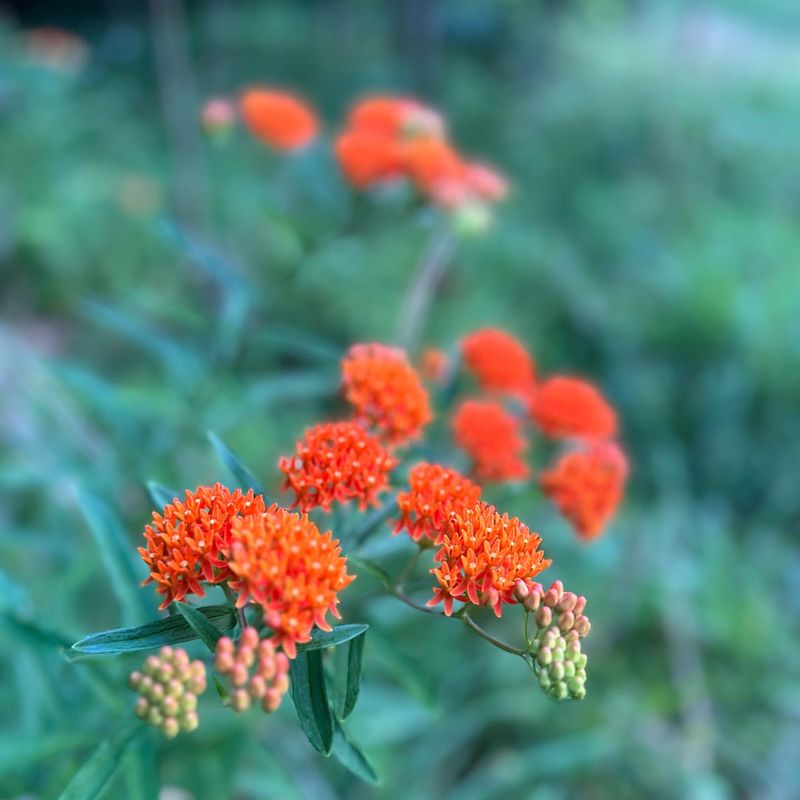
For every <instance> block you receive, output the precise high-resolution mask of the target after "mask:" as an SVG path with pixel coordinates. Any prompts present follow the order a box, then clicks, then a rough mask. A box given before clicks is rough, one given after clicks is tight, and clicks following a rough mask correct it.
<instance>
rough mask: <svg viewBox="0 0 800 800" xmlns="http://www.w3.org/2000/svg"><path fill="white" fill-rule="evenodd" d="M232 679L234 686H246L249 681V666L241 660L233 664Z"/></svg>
mask: <svg viewBox="0 0 800 800" xmlns="http://www.w3.org/2000/svg"><path fill="white" fill-rule="evenodd" d="M230 681H231V683H232V684H233V685H234V686H244V685H245V684H246V683H247V667H246V666H245V665H244V664H242V662H241V661H237V662H236V663H235V664H234V665H233V669H232V670H231V673H230Z"/></svg>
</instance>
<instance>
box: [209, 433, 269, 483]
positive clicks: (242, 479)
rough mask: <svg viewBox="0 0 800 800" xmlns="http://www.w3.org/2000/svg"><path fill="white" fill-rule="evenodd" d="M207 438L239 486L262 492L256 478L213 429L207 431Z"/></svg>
mask: <svg viewBox="0 0 800 800" xmlns="http://www.w3.org/2000/svg"><path fill="white" fill-rule="evenodd" d="M208 440H209V441H210V442H211V444H212V445H213V447H214V450H216V451H217V455H218V456H219V458H220V461H222V463H223V464H224V465H225V466H226V467H227V468H228V469H229V470H230V472H231V474H232V475H233V477H234V478H236V480H237V481H238V482H239V486H240V487H241V488H242V489H243V490H245V491H247V490H248V489H252V490H253V491H254V492H255V493H256V494H262V495H263V494H264V489H263V488H262V486H261V484H260V483H259V481H258V478H256V477H255V475H253V473H252V472H251V471H250V470H249V469H248V468H247V467H246V466H245V465H244V464H242V462H241V461H239V459H238V458H237V456H236V455H235V454H234V452H233V451H232V450H231V449H230V448H229V447H228V445H226V444H225V442H223V441H222V439H220V438H219V436H217V434H216V433H214V432H213V431H209V432H208Z"/></svg>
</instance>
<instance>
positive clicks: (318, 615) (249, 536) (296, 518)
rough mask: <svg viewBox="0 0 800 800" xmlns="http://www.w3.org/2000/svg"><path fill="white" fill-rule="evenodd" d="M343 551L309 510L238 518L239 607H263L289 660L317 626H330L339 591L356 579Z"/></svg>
mask: <svg viewBox="0 0 800 800" xmlns="http://www.w3.org/2000/svg"><path fill="white" fill-rule="evenodd" d="M340 553H341V548H340V547H339V542H338V541H337V540H336V539H333V538H332V537H331V533H330V531H328V532H327V533H325V534H322V533H320V531H319V529H318V528H317V526H316V525H315V524H314V523H313V522H311V520H309V518H308V517H307V516H306V515H305V514H302V515H301V514H295V513H292V512H290V511H286V510H284V509H282V508H278V506H275V505H273V506H270V508H269V509H268V510H267V511H266V512H265V513H262V514H255V515H250V516H247V517H237V518H236V519H235V520H234V523H233V531H232V535H231V556H230V561H229V566H230V569H231V572H232V573H233V578H232V579H231V581H230V585H231V588H233V589H234V590H235V591H237V592H239V598H238V600H237V605H238V606H244V605H246V604H247V603H248V602H249V601H253V602H256V603H258V604H259V605H261V606H262V607H263V608H264V622H265V624H266V625H268V626H269V627H270V628H271V629H272V631H273V637H272V640H273V642H274V643H275V645H276V646H277V645H282V646H283V649H284V651H285V653H286V655H287V656H289V658H294V657H295V656H296V655H297V648H296V645H297V644H298V643H301V642H308V641H309V640H310V639H311V631H312V629H313V628H314V625H317V626H319V627H320V628H322V629H323V630H330V629H331V628H330V625H329V624H328V622H327V621H326V619H325V615H326V614H327V612H328V611H330V612H331V613H332V614H333V615H334V616H335V617H338V616H339V612H338V611H337V608H336V606H337V605H338V603H339V599H338V593H339V592H341V591H342V590H343V589H345V588H346V587H347V586H349V585H350V584H351V583H352V582H353V580H355V576H354V575H348V574H347V559H345V558H343V557H342V556H341V555H340Z"/></svg>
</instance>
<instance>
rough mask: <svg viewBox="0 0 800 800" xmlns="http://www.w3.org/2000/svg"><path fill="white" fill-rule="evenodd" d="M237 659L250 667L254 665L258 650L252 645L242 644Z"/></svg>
mask: <svg viewBox="0 0 800 800" xmlns="http://www.w3.org/2000/svg"><path fill="white" fill-rule="evenodd" d="M237 660H238V661H239V663H240V664H244V665H245V667H247V668H248V669H249V668H250V667H252V666H253V664H254V663H255V660H256V651H255V650H254V649H253V648H252V647H248V646H247V645H242V646H241V647H240V648H239V655H238V656H237Z"/></svg>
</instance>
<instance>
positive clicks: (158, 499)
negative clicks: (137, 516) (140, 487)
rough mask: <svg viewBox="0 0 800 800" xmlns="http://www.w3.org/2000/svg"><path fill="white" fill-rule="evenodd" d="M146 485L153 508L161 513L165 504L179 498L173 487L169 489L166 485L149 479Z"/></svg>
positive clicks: (169, 503)
mask: <svg viewBox="0 0 800 800" xmlns="http://www.w3.org/2000/svg"><path fill="white" fill-rule="evenodd" d="M145 486H146V488H147V494H148V495H150V502H151V503H152V504H153V508H154V509H155V510H156V511H158V512H159V513H161V512H162V511H163V510H164V507H165V506H168V505H171V504H172V503H173V502H174V501H175V500H176V499H179V495H178V493H177V492H173V491H172V489H167V487H166V486H163V485H162V484H160V483H156V482H155V481H147V483H146V484H145Z"/></svg>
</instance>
